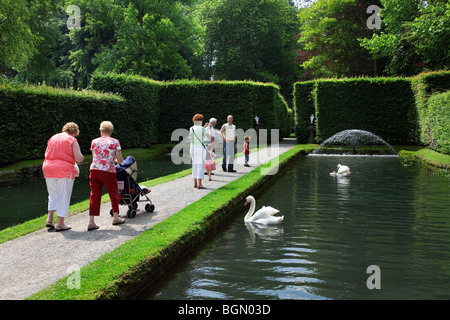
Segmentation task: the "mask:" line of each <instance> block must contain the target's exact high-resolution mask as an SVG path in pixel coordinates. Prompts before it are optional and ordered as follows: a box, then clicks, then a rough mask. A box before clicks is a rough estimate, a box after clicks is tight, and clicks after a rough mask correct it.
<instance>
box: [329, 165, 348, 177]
mask: <svg viewBox="0 0 450 320" xmlns="http://www.w3.org/2000/svg"><path fill="white" fill-rule="evenodd" d="M337 167H338V172H336V171H333V172H331V173H330V176H334V177H336V176H338V177H345V176H348V175H349V174H350V173H351V172H350V168H349V167H347V166H343V165H341V164H338V165H337Z"/></svg>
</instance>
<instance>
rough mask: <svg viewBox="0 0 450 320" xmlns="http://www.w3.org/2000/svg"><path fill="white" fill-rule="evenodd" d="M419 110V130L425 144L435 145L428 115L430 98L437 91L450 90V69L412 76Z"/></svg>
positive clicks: (421, 139)
mask: <svg viewBox="0 0 450 320" xmlns="http://www.w3.org/2000/svg"><path fill="white" fill-rule="evenodd" d="M411 83H412V87H413V90H414V93H415V99H416V110H417V115H418V117H417V124H418V125H417V131H418V133H417V134H418V136H420V141H421V142H422V143H423V144H426V145H430V146H433V141H432V135H433V134H432V132H431V130H432V129H431V127H432V123H431V122H430V117H429V116H428V111H427V108H428V98H429V97H430V96H431V95H432V94H435V93H443V92H446V91H447V90H450V71H436V72H428V73H421V74H419V75H417V76H415V77H414V78H412V82H411Z"/></svg>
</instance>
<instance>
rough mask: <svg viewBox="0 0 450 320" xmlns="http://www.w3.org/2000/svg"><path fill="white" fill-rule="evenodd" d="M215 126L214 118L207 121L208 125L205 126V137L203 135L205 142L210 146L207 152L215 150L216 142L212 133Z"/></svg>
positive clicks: (215, 120) (214, 134)
mask: <svg viewBox="0 0 450 320" xmlns="http://www.w3.org/2000/svg"><path fill="white" fill-rule="evenodd" d="M216 124H217V119H216V118H211V119H209V123H206V124H205V128H206V135H205V142H206V144H207V145H208V146H210V147H209V148H208V149H209V150H214V149H215V140H216V133H215V132H214V127H215V126H216Z"/></svg>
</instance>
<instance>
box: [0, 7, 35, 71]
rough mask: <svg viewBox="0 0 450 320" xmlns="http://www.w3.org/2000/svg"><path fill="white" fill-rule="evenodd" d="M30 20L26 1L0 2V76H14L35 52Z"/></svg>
mask: <svg viewBox="0 0 450 320" xmlns="http://www.w3.org/2000/svg"><path fill="white" fill-rule="evenodd" d="M30 19H31V15H30V11H29V8H28V1H26V0H2V1H0V75H1V74H6V75H12V74H15V73H16V72H17V70H21V69H22V68H23V67H25V66H26V64H27V63H28V61H29V60H30V59H31V57H32V56H33V54H34V53H35V52H36V50H35V44H36V41H37V38H36V36H35V35H33V33H32V31H31V28H30Z"/></svg>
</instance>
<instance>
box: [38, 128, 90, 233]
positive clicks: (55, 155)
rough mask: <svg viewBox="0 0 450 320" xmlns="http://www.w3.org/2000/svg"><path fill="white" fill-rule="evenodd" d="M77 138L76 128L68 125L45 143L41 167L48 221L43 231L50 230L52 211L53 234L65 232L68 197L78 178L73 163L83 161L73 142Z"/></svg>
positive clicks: (77, 147) (76, 145)
mask: <svg viewBox="0 0 450 320" xmlns="http://www.w3.org/2000/svg"><path fill="white" fill-rule="evenodd" d="M78 134H79V129H78V125H77V124H76V123H73V122H68V123H66V124H65V125H64V127H63V128H62V132H61V133H57V134H55V135H54V136H52V137H51V138H50V139H49V140H48V142H47V149H46V150H45V159H44V163H43V165H42V172H43V173H44V178H45V183H46V185H47V191H48V217H47V222H46V227H47V228H50V229H54V228H55V225H54V223H53V214H54V213H55V211H56V215H57V216H58V221H57V223H56V228H55V229H56V231H65V230H69V229H70V227H69V226H68V225H66V224H64V218H67V217H68V216H69V206H70V197H71V195H72V189H73V182H74V180H75V177H76V176H78V174H79V172H78V166H76V162H81V161H83V155H82V154H81V150H80V146H79V144H78V142H77V139H75V137H76V136H78Z"/></svg>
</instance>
